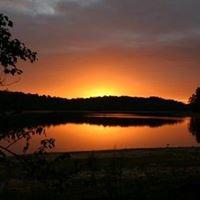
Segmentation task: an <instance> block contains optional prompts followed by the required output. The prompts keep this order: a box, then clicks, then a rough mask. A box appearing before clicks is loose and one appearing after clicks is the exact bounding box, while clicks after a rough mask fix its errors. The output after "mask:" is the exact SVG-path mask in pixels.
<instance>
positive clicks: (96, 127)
mask: <svg viewBox="0 0 200 200" xmlns="http://www.w3.org/2000/svg"><path fill="white" fill-rule="evenodd" d="M199 122H200V120H199V118H196V117H192V118H191V117H184V118H183V117H154V116H137V115H132V114H92V115H88V116H87V117H84V118H81V119H73V120H66V122H63V121H62V124H59V123H58V122H57V123H56V125H48V126H43V128H44V129H45V134H41V135H38V134H34V135H32V134H31V138H28V140H29V153H30V152H33V151H34V150H36V149H37V148H38V145H39V144H40V141H41V140H42V139H45V138H54V139H55V141H56V142H55V144H56V145H55V147H54V148H53V149H52V150H51V151H54V152H67V151H86V150H105V149H123V148H152V147H166V146H169V147H187V146H199V143H198V142H199V141H200V137H199V135H200V125H199V124H200V123H199ZM52 124H53V123H52ZM54 124H55V123H54ZM26 130H30V129H28V128H27V129H26ZM26 141H27V138H22V139H19V140H18V141H17V139H16V138H12V137H8V138H3V139H2V140H1V144H3V145H4V146H7V145H10V144H11V143H12V144H11V145H10V149H11V150H13V151H15V152H18V153H19V152H22V150H23V147H24V145H25V144H26Z"/></svg>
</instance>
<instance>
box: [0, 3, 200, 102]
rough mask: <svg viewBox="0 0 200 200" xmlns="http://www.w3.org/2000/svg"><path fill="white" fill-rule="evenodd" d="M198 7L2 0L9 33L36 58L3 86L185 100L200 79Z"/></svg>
mask: <svg viewBox="0 0 200 200" xmlns="http://www.w3.org/2000/svg"><path fill="white" fill-rule="evenodd" d="M199 8H200V1H199V0H167V1H165V0H123V1H122V0H84V1H83V0H20V1H15V0H1V1H0V12H3V13H5V14H7V15H8V16H9V17H10V19H11V20H13V21H14V25H15V26H14V29H13V31H12V33H13V36H14V37H17V38H19V39H21V40H22V41H23V42H25V43H26V44H27V46H28V47H30V48H31V49H33V50H35V51H37V52H38V58H39V60H38V61H37V62H36V63H35V64H28V63H22V66H23V70H24V73H23V75H22V76H21V80H20V81H19V82H18V83H16V84H13V85H11V86H9V87H8V89H9V90H14V91H23V92H29V93H39V94H49V95H53V96H61V97H68V98H72V97H89V96H99V95H100V96H101V95H129V96H145V97H146V96H161V97H164V98H175V99H177V100H181V101H187V100H188V98H189V96H191V94H192V93H193V92H194V90H195V89H196V87H197V86H198V85H200V76H199V74H200V66H199V64H200V15H199ZM15 79H18V78H16V77H15Z"/></svg>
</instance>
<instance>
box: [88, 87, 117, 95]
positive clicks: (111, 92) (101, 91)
mask: <svg viewBox="0 0 200 200" xmlns="http://www.w3.org/2000/svg"><path fill="white" fill-rule="evenodd" d="M117 95H119V94H118V92H117V91H116V90H114V89H112V88H109V87H108V88H106V87H102V88H94V89H88V90H87V92H86V95H85V96H86V97H102V96H117Z"/></svg>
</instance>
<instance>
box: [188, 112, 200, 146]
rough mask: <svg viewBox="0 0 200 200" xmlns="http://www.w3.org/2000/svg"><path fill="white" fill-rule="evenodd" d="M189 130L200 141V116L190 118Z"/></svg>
mask: <svg viewBox="0 0 200 200" xmlns="http://www.w3.org/2000/svg"><path fill="white" fill-rule="evenodd" d="M189 131H190V132H191V133H192V135H193V136H195V137H196V141H197V142H198V143H200V116H199V115H194V116H192V117H191V119H190V124H189Z"/></svg>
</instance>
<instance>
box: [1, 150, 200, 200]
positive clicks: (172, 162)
mask: <svg viewBox="0 0 200 200" xmlns="http://www.w3.org/2000/svg"><path fill="white" fill-rule="evenodd" d="M59 155H61V154H56V153H54V154H48V155H47V157H48V160H53V159H55V158H56V157H57V156H59ZM62 155H65V159H63V160H57V162H56V165H55V168H56V172H60V176H61V177H60V178H59V179H54V178H53V177H54V176H53V175H52V174H51V175H49V176H48V177H46V178H45V179H41V180H38V179H34V178H33V177H32V176H28V177H27V175H25V172H24V171H23V170H21V168H20V167H19V166H18V165H17V164H16V167H14V168H13V166H9V165H7V164H6V165H3V164H2V165H1V166H0V178H1V183H3V184H1V191H0V199H2V200H4V199H5V200H6V199H20V200H21V199H47V198H48V199H56V198H57V199H59V200H60V199H61V200H62V199H72V200H74V199H77V200H79V199H80V200H82V199H88V200H89V199H94V200H96V199H179V200H180V199H199V198H200V192H199V188H200V148H197V147H191V148H158V149H135V150H128V149H124V150H112V151H99V152H77V153H69V154H62ZM11 160H12V159H11ZM49 168H51V166H50V165H49V166H48V169H49ZM44 173H45V172H43V174H41V176H42V175H44ZM63 174H64V175H65V177H64V175H63ZM66 177H67V178H66ZM64 179H65V180H64Z"/></svg>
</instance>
